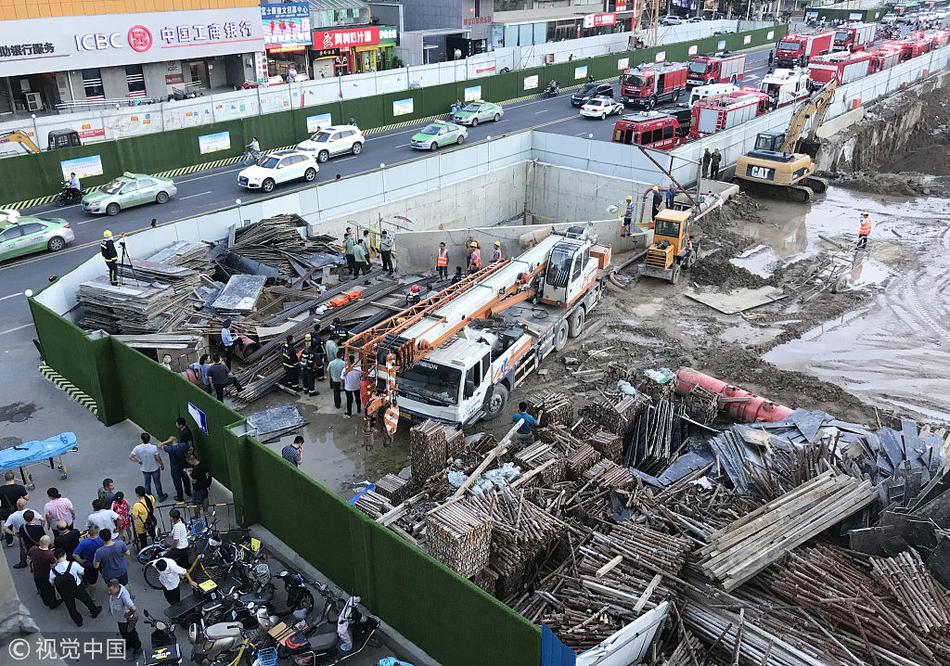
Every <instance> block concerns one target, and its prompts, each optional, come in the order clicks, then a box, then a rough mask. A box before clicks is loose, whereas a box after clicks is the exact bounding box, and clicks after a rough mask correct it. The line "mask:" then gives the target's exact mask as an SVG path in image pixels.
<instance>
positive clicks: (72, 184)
mask: <svg viewBox="0 0 950 666" xmlns="http://www.w3.org/2000/svg"><path fill="white" fill-rule="evenodd" d="M69 189H71V190H76V191H77V192H78V191H80V190H81V189H82V188H81V187H79V176H77V175H76V174H75V172H73V173H71V174H69Z"/></svg>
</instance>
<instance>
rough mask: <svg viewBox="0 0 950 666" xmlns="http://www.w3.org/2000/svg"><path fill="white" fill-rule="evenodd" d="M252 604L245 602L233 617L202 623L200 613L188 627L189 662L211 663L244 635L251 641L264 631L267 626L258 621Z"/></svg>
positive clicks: (227, 652) (240, 640) (235, 648)
mask: <svg viewBox="0 0 950 666" xmlns="http://www.w3.org/2000/svg"><path fill="white" fill-rule="evenodd" d="M256 610H257V609H256V608H255V607H254V605H253V604H248V605H247V606H246V607H245V609H244V611H243V612H238V611H237V610H235V612H234V614H235V616H236V617H237V619H235V620H231V621H224V622H216V623H215V624H206V623H205V619H204V618H203V617H202V618H201V619H199V620H198V621H197V622H195V623H194V624H192V625H191V626H190V627H189V628H188V640H189V641H191V644H192V649H191V662H192V663H193V664H197V665H198V666H203V665H206V664H210V663H212V662H213V661H214V660H215V659H217V658H218V657H220V656H222V655H226V654H229V653H231V652H234V651H236V650H238V649H239V648H240V647H241V645H242V644H243V643H244V642H245V638H247V639H250V641H251V642H252V643H256V642H258V641H259V640H260V639H262V638H264V637H265V636H266V635H267V629H268V627H267V626H264V625H262V624H261V623H260V621H259V619H258V616H257V613H256Z"/></svg>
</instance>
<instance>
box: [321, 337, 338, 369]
mask: <svg viewBox="0 0 950 666" xmlns="http://www.w3.org/2000/svg"><path fill="white" fill-rule="evenodd" d="M339 348H340V347H339V345H338V344H337V342H336V338H335V337H334V335H333V331H332V330H331V331H330V335H328V336H327V341H326V342H324V343H323V356H324V358H326V359H327V368H328V369H329V367H330V363H331V362H332V361H333V359H335V358H336V353H337V350H339Z"/></svg>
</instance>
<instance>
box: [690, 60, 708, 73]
mask: <svg viewBox="0 0 950 666" xmlns="http://www.w3.org/2000/svg"><path fill="white" fill-rule="evenodd" d="M686 69H687V70H689V73H690V74H696V75H697V76H702V75H703V74H705V73H706V70H707V69H709V65H708V64H706V63H705V62H700V61H695V60H694V61H691V62H690V63H689V65H687V66H686Z"/></svg>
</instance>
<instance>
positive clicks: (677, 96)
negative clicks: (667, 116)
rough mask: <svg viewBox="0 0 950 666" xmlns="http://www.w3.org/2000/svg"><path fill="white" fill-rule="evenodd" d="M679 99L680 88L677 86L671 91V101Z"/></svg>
mask: <svg viewBox="0 0 950 666" xmlns="http://www.w3.org/2000/svg"><path fill="white" fill-rule="evenodd" d="M679 99H680V89H679V88H677V89H676V90H674V91H673V101H674V102H678V101H679Z"/></svg>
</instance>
